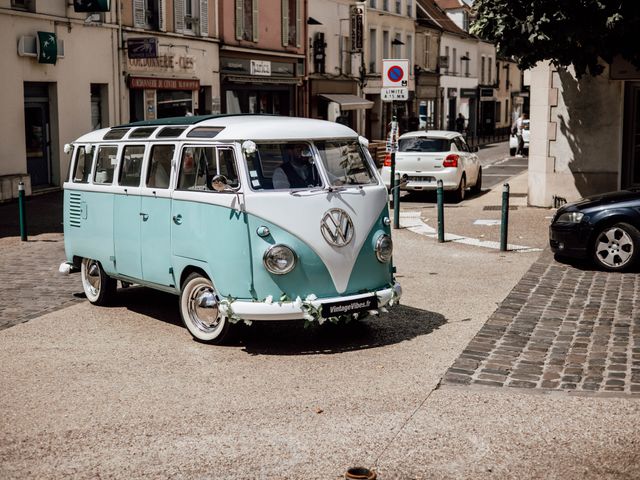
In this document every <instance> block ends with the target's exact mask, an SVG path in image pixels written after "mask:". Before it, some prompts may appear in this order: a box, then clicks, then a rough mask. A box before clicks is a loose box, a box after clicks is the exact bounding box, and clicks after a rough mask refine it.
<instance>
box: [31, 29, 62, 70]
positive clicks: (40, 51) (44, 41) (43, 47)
mask: <svg viewBox="0 0 640 480" xmlns="http://www.w3.org/2000/svg"><path fill="white" fill-rule="evenodd" d="M36 45H37V47H36V54H37V56H38V63H48V64H51V65H55V64H56V61H57V60H58V39H57V37H56V34H55V33H53V32H38V43H37V44H36Z"/></svg>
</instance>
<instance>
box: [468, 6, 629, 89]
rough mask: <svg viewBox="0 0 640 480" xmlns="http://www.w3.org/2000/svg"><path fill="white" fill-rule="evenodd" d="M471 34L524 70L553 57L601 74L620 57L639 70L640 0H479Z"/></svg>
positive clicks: (563, 63) (559, 63) (557, 61)
mask: <svg viewBox="0 0 640 480" xmlns="http://www.w3.org/2000/svg"><path fill="white" fill-rule="evenodd" d="M473 6H474V8H475V9H476V11H477V20H476V21H475V23H474V24H473V26H472V29H471V31H472V33H474V34H475V35H478V36H479V37H481V38H484V39H486V40H489V41H491V42H493V43H495V44H496V46H497V48H498V51H499V52H500V53H501V54H502V55H504V56H506V57H513V58H515V59H516V60H517V61H518V63H519V66H520V68H523V69H526V68H530V67H533V66H534V65H535V64H536V63H538V62H540V61H543V60H549V61H551V62H552V63H553V64H554V65H555V66H557V67H567V66H569V65H573V66H574V68H575V71H576V74H577V75H578V76H579V77H580V76H582V75H584V74H585V73H587V72H588V73H589V74H591V75H598V74H600V73H602V71H603V67H602V65H601V62H600V60H604V61H605V62H607V63H611V62H612V61H613V58H614V57H615V56H616V55H621V56H622V57H623V58H625V59H627V60H628V61H630V62H631V63H632V64H634V65H635V66H636V67H638V68H640V42H639V41H638V38H637V37H636V35H638V34H639V33H640V0H475V2H474V4H473Z"/></svg>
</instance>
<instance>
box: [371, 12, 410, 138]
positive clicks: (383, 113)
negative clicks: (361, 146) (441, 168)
mask: <svg viewBox="0 0 640 480" xmlns="http://www.w3.org/2000/svg"><path fill="white" fill-rule="evenodd" d="M366 6H367V13H366V24H365V28H364V32H365V42H364V46H365V68H366V85H365V86H364V88H363V93H364V95H365V98H366V99H367V100H370V101H372V102H373V106H372V108H371V109H368V110H367V111H366V112H367V113H366V136H367V138H369V139H372V140H378V139H384V138H386V135H387V127H388V125H389V122H391V119H392V116H393V115H394V113H395V115H396V117H397V118H398V121H399V122H400V131H401V132H406V131H407V130H408V129H409V124H410V122H411V120H412V119H415V120H416V121H417V118H418V113H417V111H416V110H415V103H416V99H415V76H414V74H413V67H414V65H415V62H414V52H415V18H416V2H415V1H414V0H394V1H389V0H369V1H368V2H367V3H366ZM383 59H408V60H409V80H408V85H407V88H408V90H409V100H408V101H407V102H393V104H392V102H383V101H382V98H381V96H380V89H381V88H382V60H383ZM394 110H395V112H394ZM411 123H413V122H411Z"/></svg>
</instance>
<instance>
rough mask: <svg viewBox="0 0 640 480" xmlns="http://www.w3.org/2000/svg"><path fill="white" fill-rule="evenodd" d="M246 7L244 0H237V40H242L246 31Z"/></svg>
mask: <svg viewBox="0 0 640 480" xmlns="http://www.w3.org/2000/svg"><path fill="white" fill-rule="evenodd" d="M243 17H244V6H243V3H242V0H236V40H242V31H243V30H244V25H243V24H244V21H243Z"/></svg>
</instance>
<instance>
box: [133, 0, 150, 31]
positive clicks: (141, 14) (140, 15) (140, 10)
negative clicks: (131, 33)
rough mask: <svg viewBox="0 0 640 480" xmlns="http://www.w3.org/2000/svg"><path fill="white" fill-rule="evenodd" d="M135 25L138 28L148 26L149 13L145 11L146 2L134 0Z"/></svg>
mask: <svg viewBox="0 0 640 480" xmlns="http://www.w3.org/2000/svg"><path fill="white" fill-rule="evenodd" d="M133 24H134V26H135V27H137V28H144V27H146V26H147V12H146V11H145V5H144V0H133Z"/></svg>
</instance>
